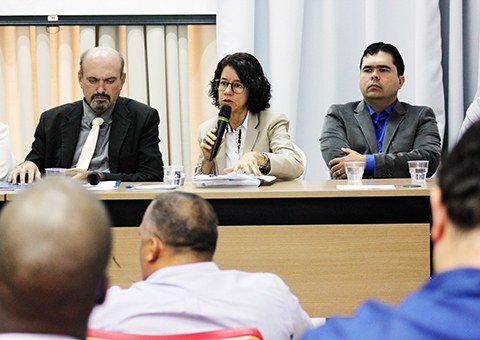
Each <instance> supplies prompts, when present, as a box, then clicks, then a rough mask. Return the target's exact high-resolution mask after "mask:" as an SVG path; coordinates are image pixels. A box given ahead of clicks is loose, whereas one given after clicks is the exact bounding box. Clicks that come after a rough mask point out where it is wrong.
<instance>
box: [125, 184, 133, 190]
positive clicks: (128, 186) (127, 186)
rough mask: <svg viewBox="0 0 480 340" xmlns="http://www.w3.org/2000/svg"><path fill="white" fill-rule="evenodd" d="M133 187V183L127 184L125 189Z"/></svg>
mask: <svg viewBox="0 0 480 340" xmlns="http://www.w3.org/2000/svg"><path fill="white" fill-rule="evenodd" d="M131 188H133V185H131V184H127V185H125V189H131Z"/></svg>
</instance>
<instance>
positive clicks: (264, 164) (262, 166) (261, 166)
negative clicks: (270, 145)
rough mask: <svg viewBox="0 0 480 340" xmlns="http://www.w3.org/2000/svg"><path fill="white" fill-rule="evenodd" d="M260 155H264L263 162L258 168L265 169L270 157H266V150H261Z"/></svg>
mask: <svg viewBox="0 0 480 340" xmlns="http://www.w3.org/2000/svg"><path fill="white" fill-rule="evenodd" d="M262 156H263V157H265V162H263V164H260V165H259V166H258V168H259V169H265V168H266V167H267V166H268V163H270V157H268V154H267V153H266V152H262Z"/></svg>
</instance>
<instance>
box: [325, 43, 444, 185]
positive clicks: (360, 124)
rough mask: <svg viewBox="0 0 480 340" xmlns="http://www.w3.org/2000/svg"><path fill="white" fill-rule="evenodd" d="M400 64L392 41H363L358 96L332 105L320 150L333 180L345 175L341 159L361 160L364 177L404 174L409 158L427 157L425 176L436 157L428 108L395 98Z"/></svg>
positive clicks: (438, 147) (434, 128) (437, 146)
mask: <svg viewBox="0 0 480 340" xmlns="http://www.w3.org/2000/svg"><path fill="white" fill-rule="evenodd" d="M404 70H405V65H404V63H403V59H402V56H401V55H400V53H399V52H398V50H397V48H396V47H395V46H393V45H390V44H386V43H383V42H377V43H373V44H371V45H370V46H368V47H367V48H366V49H365V51H364V53H363V56H362V59H361V60H360V90H361V91H362V95H363V101H357V102H350V103H347V104H343V105H332V106H331V107H330V108H329V110H328V112H327V115H326V117H325V121H324V125H323V131H322V136H321V138H320V149H321V151H322V156H323V158H324V160H325V162H326V163H327V165H328V167H329V168H330V173H331V174H332V177H333V178H335V179H344V178H346V174H345V164H344V163H345V162H346V161H362V162H364V163H365V177H375V178H379V177H410V173H409V170H408V161H409V160H428V161H429V169H428V176H431V175H433V174H434V173H435V170H436V169H437V166H438V164H439V161H440V154H441V142H440V135H439V133H438V127H437V121H436V119H435V113H434V112H433V110H432V109H431V108H429V107H426V106H413V105H410V104H407V103H404V102H400V101H399V100H398V98H397V93H398V91H399V90H400V89H401V88H402V86H403V84H404V82H405V76H404Z"/></svg>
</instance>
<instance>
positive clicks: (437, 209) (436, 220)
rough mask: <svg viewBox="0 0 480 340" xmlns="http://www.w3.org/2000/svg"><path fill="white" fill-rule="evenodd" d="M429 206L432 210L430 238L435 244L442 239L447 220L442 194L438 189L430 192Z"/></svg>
mask: <svg viewBox="0 0 480 340" xmlns="http://www.w3.org/2000/svg"><path fill="white" fill-rule="evenodd" d="M430 206H431V209H432V229H431V238H432V241H433V242H434V243H435V242H438V241H439V240H440V239H441V238H442V237H443V235H444V232H445V225H446V223H447V220H448V216H447V208H446V207H445V205H444V204H443V201H442V192H441V190H440V188H438V187H437V188H435V189H432V191H431V192H430Z"/></svg>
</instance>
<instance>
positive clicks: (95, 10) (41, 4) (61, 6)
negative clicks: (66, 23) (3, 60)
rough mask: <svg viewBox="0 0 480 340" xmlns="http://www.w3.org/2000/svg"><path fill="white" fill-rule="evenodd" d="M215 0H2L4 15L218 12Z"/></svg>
mask: <svg viewBox="0 0 480 340" xmlns="http://www.w3.org/2000/svg"><path fill="white" fill-rule="evenodd" d="M216 3H217V2H216V0H135V1H132V0H102V1H100V2H99V1H98V0H82V1H65V0H41V1H39V0H2V13H1V15H2V16H8V15H14V16H36V15H174V14H180V15H182V14H185V15H193V14H215V13H216Z"/></svg>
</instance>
